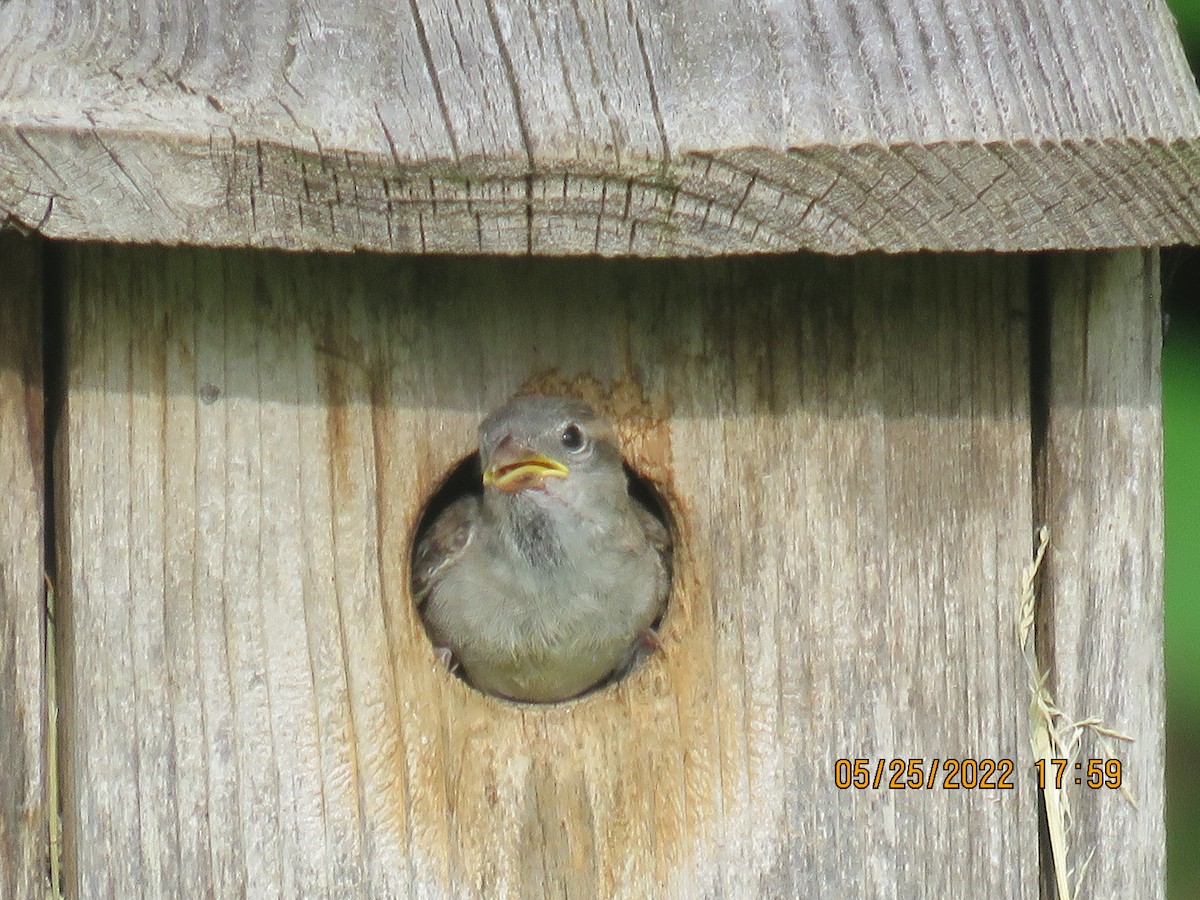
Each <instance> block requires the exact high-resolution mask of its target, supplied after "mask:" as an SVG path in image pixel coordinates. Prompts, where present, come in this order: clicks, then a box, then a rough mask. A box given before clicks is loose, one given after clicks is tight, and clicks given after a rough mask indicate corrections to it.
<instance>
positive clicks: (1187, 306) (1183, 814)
mask: <svg viewBox="0 0 1200 900" xmlns="http://www.w3.org/2000/svg"><path fill="white" fill-rule="evenodd" d="M1168 5H1169V6H1170V7H1171V11H1172V12H1174V13H1175V18H1176V20H1177V22H1178V24H1179V34H1180V37H1182V38H1183V44H1184V49H1185V50H1186V52H1187V55H1188V60H1189V61H1190V62H1191V64H1192V71H1193V72H1197V71H1200V0H1168ZM1163 292H1164V297H1163V305H1164V308H1165V310H1166V313H1167V315H1168V317H1169V318H1168V320H1167V322H1168V325H1167V332H1166V337H1165V340H1164V342H1163V431H1164V435H1163V440H1164V454H1165V459H1164V467H1165V469H1166V516H1167V559H1166V629H1167V637H1166V643H1167V650H1166V652H1167V896H1168V897H1171V898H1180V900H1183V898H1191V897H1200V604H1197V603H1196V594H1197V589H1198V588H1200V250H1197V249H1192V248H1189V249H1181V250H1169V251H1165V252H1164V253H1163Z"/></svg>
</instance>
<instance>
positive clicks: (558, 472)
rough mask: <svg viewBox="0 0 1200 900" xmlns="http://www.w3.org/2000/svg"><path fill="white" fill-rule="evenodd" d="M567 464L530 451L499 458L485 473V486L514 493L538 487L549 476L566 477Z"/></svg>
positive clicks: (567, 472)
mask: <svg viewBox="0 0 1200 900" xmlns="http://www.w3.org/2000/svg"><path fill="white" fill-rule="evenodd" d="M569 471H570V470H568V469H567V467H566V466H564V465H563V464H562V463H560V462H559V461H558V460H556V459H551V458H550V457H548V456H542V455H541V454H540V453H530V454H526V455H523V456H521V457H520V458H519V459H512V460H503V461H501V460H497V461H496V462H494V463H493V464H492V465H490V466H488V469H487V471H486V472H484V473H483V486H484V487H485V488H486V487H494V488H495V489H496V490H498V491H504V492H505V493H508V494H512V493H515V492H517V491H521V490H524V489H525V488H530V487H537V486H538V485H540V484H541V483H542V482H543V481H544V480H545V479H547V478H566V477H567V475H568V474H569Z"/></svg>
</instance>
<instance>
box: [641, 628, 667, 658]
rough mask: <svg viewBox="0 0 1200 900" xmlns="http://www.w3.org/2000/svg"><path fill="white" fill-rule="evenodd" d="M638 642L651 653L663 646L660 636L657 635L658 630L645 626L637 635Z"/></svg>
mask: <svg viewBox="0 0 1200 900" xmlns="http://www.w3.org/2000/svg"><path fill="white" fill-rule="evenodd" d="M638 643H639V644H641V645H642V646H643V647H644V648H646V650H648V651H650V652H651V653H653V652H655V651H657V650H661V649H662V647H663V642H662V638H660V637H659V636H658V632H657V631H655V630H654V629H653V628H647V629H646V630H645V631H643V632H642V633H641V634H639V635H638Z"/></svg>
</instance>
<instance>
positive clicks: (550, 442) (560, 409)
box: [479, 394, 624, 495]
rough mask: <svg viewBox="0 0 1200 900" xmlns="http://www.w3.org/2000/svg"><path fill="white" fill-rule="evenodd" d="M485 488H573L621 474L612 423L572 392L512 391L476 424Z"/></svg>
mask: <svg viewBox="0 0 1200 900" xmlns="http://www.w3.org/2000/svg"><path fill="white" fill-rule="evenodd" d="M479 457H480V462H481V464H482V467H483V486H484V489H485V493H487V492H492V493H495V492H499V493H500V494H502V495H515V494H518V493H520V492H527V491H545V492H554V493H566V494H570V493H574V492H575V490H579V489H582V486H583V485H584V484H586V483H597V482H599V481H603V480H607V479H615V478H619V479H621V482H622V483H623V480H624V471H623V469H622V467H621V453H620V451H619V450H618V448H617V440H616V435H615V433H614V432H613V429H612V427H611V426H610V425H609V424H608V423H607V422H606V421H604V419H603V418H601V416H600V415H599V414H598V413H597V412H596V411H595V410H594V409H593V408H592V407H591V406H589V405H588V404H587V403H585V402H584V401H582V400H578V399H575V398H573V397H545V396H539V395H533V394H525V395H518V396H516V397H514V398H513V399H511V400H510V401H508V403H506V404H505V405H504V406H502V407H500V408H499V409H497V410H496V411H495V412H493V413H492V414H491V415H490V416H488V417H487V418H486V419H484V421H483V424H482V425H480V426H479Z"/></svg>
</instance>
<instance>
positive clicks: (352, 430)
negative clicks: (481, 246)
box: [62, 247, 1038, 897]
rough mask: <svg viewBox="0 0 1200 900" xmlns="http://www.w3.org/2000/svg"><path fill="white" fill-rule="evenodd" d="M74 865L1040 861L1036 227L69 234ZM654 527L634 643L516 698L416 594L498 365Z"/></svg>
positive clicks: (492, 395)
mask: <svg viewBox="0 0 1200 900" xmlns="http://www.w3.org/2000/svg"><path fill="white" fill-rule="evenodd" d="M68 256H69V266H68V271H67V274H66V277H67V281H68V291H67V294H68V299H69V306H68V313H67V345H68V358H69V360H70V369H69V373H68V394H69V398H68V407H67V414H66V418H65V422H64V428H65V429H66V437H65V440H66V444H65V446H66V452H65V455H64V459H65V463H64V464H65V467H66V471H65V472H64V474H63V478H64V487H65V491H66V493H65V495H64V496H65V498H66V503H65V518H64V522H63V528H64V531H65V538H66V541H67V544H66V547H65V551H64V572H63V582H64V585H63V590H64V598H63V602H64V604H65V605H67V606H69V608H70V616H69V628H68V631H67V634H66V636H65V638H64V651H65V655H66V659H65V662H66V665H65V666H64V669H65V671H66V672H67V678H66V680H65V683H64V685H63V687H62V693H63V695H64V715H65V716H66V728H67V732H68V734H69V740H68V744H67V755H68V756H69V761H70V765H69V767H68V783H67V785H66V787H65V790H66V796H67V797H69V798H70V802H69V803H68V805H67V808H66V816H67V821H66V823H65V825H66V828H67V831H68V833H69V835H70V838H71V840H70V841H69V843H68V849H69V854H68V859H67V863H66V865H67V879H68V884H69V885H71V886H72V887H73V888H74V889H75V890H78V891H79V892H81V893H82V894H84V895H91V894H109V893H116V894H118V895H120V894H121V893H122V888H123V886H126V887H127V886H130V885H137V886H138V889H139V890H144V891H146V892H148V893H156V894H161V895H167V896H169V895H172V894H175V893H180V892H184V893H187V894H189V895H196V894H201V895H203V894H213V895H216V896H227V895H237V894H241V893H248V894H250V895H261V894H262V893H264V892H271V893H274V892H275V891H279V892H281V893H283V894H284V895H287V896H299V895H303V896H308V897H312V896H337V897H351V896H364V897H365V896H429V897H443V896H488V897H492V896H514V897H515V896H542V895H551V896H559V895H562V896H569V897H596V896H616V897H638V896H649V895H652V894H654V895H657V894H660V893H663V892H664V891H665V894H666V895H667V896H714V895H715V896H814V895H820V896H854V895H862V894H867V895H870V894H879V893H883V894H892V893H901V894H904V893H916V892H919V893H930V894H942V895H946V894H951V893H953V892H954V890H956V889H957V888H958V887H960V886H961V885H962V884H963V883H964V880H966V881H968V882H969V883H971V884H973V885H977V886H978V888H979V890H980V892H981V893H982V894H984V895H1005V896H1014V895H1015V896H1026V897H1029V896H1032V895H1033V893H1034V892H1035V891H1036V874H1037V865H1038V863H1037V847H1036V804H1035V795H1034V793H1033V791H1032V790H1030V789H1029V785H1028V784H1026V783H1023V782H1020V781H1018V783H1017V788H1016V789H1015V790H1012V791H995V792H993V791H949V790H942V789H941V787H940V780H939V787H937V788H935V789H932V790H924V789H923V790H920V791H889V790H887V789H880V790H866V791H854V790H848V791H847V790H838V789H837V788H836V787H835V785H834V763H835V760H836V759H838V758H841V757H849V758H855V757H862V758H867V759H870V760H871V761H872V765H874V762H875V760H878V759H883V758H889V759H890V758H893V757H896V758H903V759H909V758H921V759H924V760H926V766H928V762H929V761H930V760H932V759H933V758H935V757H936V758H939V759H945V758H947V757H951V756H952V757H958V758H961V757H973V758H993V759H994V758H1014V759H1018V760H1019V759H1022V758H1025V757H1024V754H1026V753H1027V751H1026V750H1025V748H1026V746H1027V716H1026V707H1027V702H1028V698H1027V694H1026V692H1025V682H1024V673H1023V669H1022V667H1021V660H1020V656H1019V654H1018V653H1017V650H1016V644H1015V639H1014V636H1013V632H1014V628H1013V624H1014V623H1013V617H1014V616H1015V611H1016V596H1017V591H1018V588H1019V576H1020V572H1021V569H1022V566H1023V564H1024V562H1025V560H1026V558H1027V555H1028V542H1029V534H1030V532H1031V521H1030V514H1031V504H1030V502H1029V497H1030V478H1031V475H1030V465H1029V433H1030V426H1029V411H1028V394H1029V388H1028V359H1027V352H1028V340H1027V331H1026V329H1027V322H1026V301H1025V287H1026V279H1027V276H1026V263H1025V260H1024V259H1023V258H1019V257H1009V258H1004V257H999V258H995V257H989V258H965V257H959V258H944V259H935V258H919V257H912V258H901V259H885V258H882V257H868V258H864V259H860V260H854V261H840V262H839V261H834V260H830V259H828V258H821V257H801V258H794V259H784V260H758V261H753V260H740V261H739V260H729V261H709V262H692V263H674V264H666V263H657V264H656V263H647V262H639V263H632V262H624V263H611V262H610V263H604V262H601V261H595V260H592V261H583V262H572V263H569V264H568V263H562V262H553V261H546V260H542V261H503V260H491V261H488V260H458V261H447V260H411V259H390V260H388V259H382V258H377V257H358V258H356V259H354V260H350V259H348V258H344V257H342V258H337V257H333V258H331V257H310V258H305V257H286V256H278V255H262V254H250V253H223V254H217V253H214V252H209V251H183V250H176V251H169V250H162V249H154V250H133V249H128V248H116V247H109V248H99V247H74V248H70V250H69V251H68ZM523 385H524V386H534V387H540V388H544V389H550V388H566V389H571V390H575V391H579V392H581V393H583V394H585V395H586V396H589V397H591V398H592V399H594V400H597V401H598V402H600V403H601V404H602V405H603V406H604V407H605V408H606V409H607V410H608V411H609V412H610V413H612V414H613V415H614V416H615V417H616V418H617V419H618V420H619V421H620V423H621V433H622V436H623V440H624V442H625V447H626V451H627V455H628V457H629V459H630V460H631V461H632V462H633V463H634V464H635V465H636V466H637V467H638V468H639V469H640V470H641V471H642V472H644V473H645V474H646V475H647V477H649V478H650V479H651V480H652V481H654V482H655V483H656V484H658V485H659V486H660V488H661V489H662V491H663V493H664V496H665V497H666V499H667V502H668V505H669V508H670V510H671V512H672V514H673V516H674V517H675V519H676V523H677V526H678V536H677V549H678V575H677V582H676V588H675V593H674V597H673V601H672V607H671V610H670V612H669V614H668V617H667V619H666V622H665V626H664V630H663V635H664V640H665V645H666V647H665V650H664V651H663V652H662V653H661V654H658V655H656V656H655V657H653V658H652V659H651V661H650V662H649V663H648V664H647V665H646V666H645V667H644V668H642V669H640V670H639V671H637V672H636V673H635V674H634V675H633V676H632V677H631V678H630V679H629V680H627V681H626V682H624V683H622V684H621V685H619V686H618V687H616V688H614V689H610V690H606V691H603V692H600V693H598V694H594V695H592V696H590V697H588V698H586V699H584V700H581V701H577V702H572V703H567V704H561V705H554V706H548V707H532V706H520V705H513V704H506V703H503V702H500V701H497V700H496V699H494V698H490V697H485V696H482V695H479V694H477V693H475V692H474V691H472V690H471V689H469V688H467V687H466V686H465V685H463V684H462V683H460V682H458V681H457V680H455V679H453V678H452V677H450V676H448V675H446V674H445V673H444V672H442V671H441V670H440V669H439V667H438V665H437V663H436V662H435V659H434V656H433V653H432V651H431V647H430V645H429V643H428V640H427V639H426V637H425V635H424V632H423V631H422V630H421V627H420V624H419V621H418V619H417V617H416V615H415V613H414V611H413V609H412V607H411V601H410V598H409V588H408V574H407V564H408V563H407V560H408V553H409V545H410V542H411V539H412V537H413V531H414V528H415V525H416V521H417V519H418V516H419V514H420V510H421V505H422V503H423V502H424V500H425V499H426V498H427V497H428V495H429V494H430V493H431V492H432V491H433V489H434V488H435V487H436V485H437V484H438V483H439V481H440V479H441V478H442V477H443V475H444V474H445V473H446V472H447V470H448V469H449V468H450V467H451V466H452V465H453V464H454V463H455V462H456V461H457V460H458V459H460V458H461V457H462V456H463V454H465V453H467V452H469V451H470V450H471V449H472V446H473V431H474V427H475V425H476V423H477V421H478V419H479V417H480V416H481V414H482V413H483V412H484V411H485V410H487V409H488V408H490V407H493V406H494V405H496V404H498V403H499V402H500V401H502V400H503V399H504V398H506V397H507V396H508V395H509V394H510V393H511V392H513V391H514V390H516V389H517V388H519V387H521V386H523Z"/></svg>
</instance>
